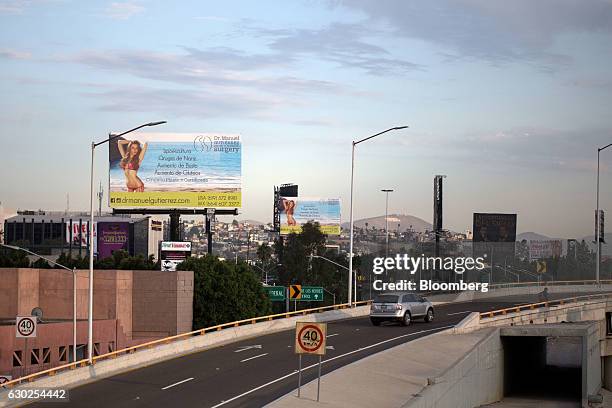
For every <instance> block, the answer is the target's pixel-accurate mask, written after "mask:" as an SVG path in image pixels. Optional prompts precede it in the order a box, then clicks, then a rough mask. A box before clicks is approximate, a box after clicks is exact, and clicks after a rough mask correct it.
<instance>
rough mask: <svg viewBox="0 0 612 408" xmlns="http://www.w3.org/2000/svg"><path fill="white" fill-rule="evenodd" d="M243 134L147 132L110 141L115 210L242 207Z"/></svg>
mask: <svg viewBox="0 0 612 408" xmlns="http://www.w3.org/2000/svg"><path fill="white" fill-rule="evenodd" d="M241 171H242V143H241V140H240V136H239V135H222V134H195V133H181V134H162V133H158V134H143V133H138V134H137V135H135V136H131V135H130V137H129V138H123V137H121V138H117V139H115V140H112V141H111V142H110V143H109V201H110V202H109V205H110V207H112V208H172V209H174V208H223V207H231V208H237V207H241V204H242V199H241V196H242V189H241Z"/></svg>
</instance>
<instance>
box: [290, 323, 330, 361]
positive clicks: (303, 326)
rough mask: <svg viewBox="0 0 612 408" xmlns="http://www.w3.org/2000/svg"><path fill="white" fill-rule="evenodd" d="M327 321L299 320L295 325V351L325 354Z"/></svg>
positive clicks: (298, 352)
mask: <svg viewBox="0 0 612 408" xmlns="http://www.w3.org/2000/svg"><path fill="white" fill-rule="evenodd" d="M326 339H327V323H309V322H297V323H296V325H295V352H296V353H297V354H318V355H325V343H326V341H325V340H326Z"/></svg>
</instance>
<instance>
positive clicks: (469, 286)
mask: <svg viewBox="0 0 612 408" xmlns="http://www.w3.org/2000/svg"><path fill="white" fill-rule="evenodd" d="M484 268H485V263H484V257H477V258H472V257H455V258H453V257H438V256H425V255H424V254H423V255H421V256H419V257H412V256H409V255H408V254H403V255H400V254H397V255H395V257H387V258H385V257H377V258H374V263H373V267H372V272H373V273H374V274H376V275H381V274H382V273H384V272H387V271H392V270H397V271H404V272H407V273H409V274H410V275H414V274H415V273H416V272H417V271H419V270H421V271H428V270H437V271H453V272H454V273H456V274H457V275H463V273H465V272H466V271H481V270H483V269H484ZM372 288H373V289H374V290H379V291H380V290H382V291H387V290H392V291H406V290H409V291H413V290H417V289H419V290H422V291H436V290H444V291H446V290H472V291H481V292H488V290H489V284H488V283H481V282H470V283H468V282H464V281H463V280H459V282H433V281H431V280H425V279H421V280H419V281H418V285H417V282H414V281H412V280H407V279H402V280H399V281H396V282H384V281H383V280H382V279H376V280H375V281H374V282H372Z"/></svg>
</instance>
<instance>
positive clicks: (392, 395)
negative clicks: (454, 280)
mask: <svg viewBox="0 0 612 408" xmlns="http://www.w3.org/2000/svg"><path fill="white" fill-rule="evenodd" d="M381 329H382V330H384V327H382V328H381ZM493 330H494V329H485V330H478V331H476V332H472V333H468V334H452V333H451V332H443V333H436V334H433V335H430V336H426V337H422V338H419V339H416V340H413V341H411V342H408V343H405V344H402V345H399V346H397V347H394V348H391V349H389V350H385V351H382V352H380V353H377V354H374V355H372V356H369V357H366V358H364V359H362V360H359V361H356V362H354V363H352V364H349V365H347V366H345V367H342V368H340V369H338V370H335V371H332V372H331V373H329V374H327V375H324V376H323V377H321V398H320V402H318V403H317V402H316V398H317V382H316V380H315V381H313V382H310V383H308V384H306V385H305V386H303V387H302V391H301V394H302V397H301V398H297V397H296V396H295V395H296V394H297V390H294V391H293V392H291V393H290V394H287V395H285V396H284V397H281V398H279V399H278V400H276V401H274V402H272V403H271V404H269V405H267V407H274V408H281V407H287V408H294V407H297V408H299V407H347V406H350V407H368V408H369V407H398V406H402V405H404V404H406V403H407V402H408V401H409V400H410V399H412V398H413V397H414V396H415V394H418V393H420V392H421V391H422V390H423V388H424V387H425V386H426V385H427V384H428V379H432V378H436V377H438V376H440V375H441V374H442V373H443V372H444V371H445V370H447V369H448V368H449V367H451V366H452V365H453V364H454V363H455V362H457V361H458V360H459V359H460V358H462V357H464V356H465V355H466V353H467V352H468V351H470V350H471V349H472V348H473V347H474V346H475V345H476V344H477V343H478V342H479V341H481V340H483V339H484V338H486V337H487V336H488V335H489V334H490V333H491V332H492V331H493Z"/></svg>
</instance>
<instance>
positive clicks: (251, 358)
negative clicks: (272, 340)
mask: <svg viewBox="0 0 612 408" xmlns="http://www.w3.org/2000/svg"><path fill="white" fill-rule="evenodd" d="M267 355H268V353H263V354H260V355H258V356H254V357H249V358H245V359H244V360H240V362H241V363H244V362H245V361H249V360H253V359H254V358H259V357H263V356H267Z"/></svg>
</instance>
